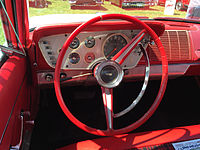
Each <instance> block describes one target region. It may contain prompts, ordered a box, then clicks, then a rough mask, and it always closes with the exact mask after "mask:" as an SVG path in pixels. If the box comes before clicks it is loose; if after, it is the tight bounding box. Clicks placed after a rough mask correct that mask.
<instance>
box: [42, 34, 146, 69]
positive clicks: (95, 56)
mask: <svg viewBox="0 0 200 150" xmlns="http://www.w3.org/2000/svg"><path fill="white" fill-rule="evenodd" d="M139 32H140V30H116V31H98V32H96V31H95V32H81V33H80V34H79V35H78V36H77V37H76V38H74V40H73V41H72V42H71V44H70V46H69V48H68V49H67V51H66V53H65V56H64V60H63V62H62V69H72V70H73V69H74V70H90V69H92V68H93V66H94V65H96V64H97V63H99V62H101V61H104V60H106V59H111V58H112V57H113V56H114V55H115V54H117V53H118V52H119V51H120V50H121V49H122V48H123V47H124V46H125V45H126V44H127V43H129V42H130V40H131V39H132V38H134V37H135V36H136V35H137V33H139ZM69 35H70V33H65V34H57V35H51V36H45V37H42V38H41V39H40V40H39V42H38V45H39V47H40V50H41V52H42V55H43V56H44V58H45V60H46V62H47V63H48V65H49V66H51V67H52V68H55V65H56V61H57V58H58V55H59V52H60V51H61V48H62V46H63V44H64V42H65V41H66V40H67V38H68V37H69ZM148 39H149V37H148V35H146V36H145V37H144V39H143V40H142V41H141V42H142V43H143V45H144V46H146V45H147V44H148V42H147V41H149V40H148ZM141 57H142V55H141V50H140V49H139V47H136V48H135V49H134V50H133V51H132V53H131V54H130V55H129V57H128V58H127V59H126V61H125V62H124V63H123V66H122V67H123V68H132V67H134V64H136V61H139V59H140V58H141Z"/></svg>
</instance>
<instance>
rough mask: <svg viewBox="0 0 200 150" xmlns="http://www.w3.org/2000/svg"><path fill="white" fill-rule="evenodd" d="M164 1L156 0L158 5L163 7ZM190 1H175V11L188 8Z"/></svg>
mask: <svg viewBox="0 0 200 150" xmlns="http://www.w3.org/2000/svg"><path fill="white" fill-rule="evenodd" d="M165 2H166V0H157V2H156V3H157V4H158V5H164V4H165ZM189 2H190V0H176V5H175V8H176V10H184V9H187V8H188V5H189Z"/></svg>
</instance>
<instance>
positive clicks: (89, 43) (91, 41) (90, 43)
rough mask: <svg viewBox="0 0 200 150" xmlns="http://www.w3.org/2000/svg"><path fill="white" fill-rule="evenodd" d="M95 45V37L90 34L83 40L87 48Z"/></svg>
mask: <svg viewBox="0 0 200 150" xmlns="http://www.w3.org/2000/svg"><path fill="white" fill-rule="evenodd" d="M94 45H95V39H94V37H92V36H89V37H87V39H86V40H85V46H86V47H87V48H92V47H93V46H94Z"/></svg>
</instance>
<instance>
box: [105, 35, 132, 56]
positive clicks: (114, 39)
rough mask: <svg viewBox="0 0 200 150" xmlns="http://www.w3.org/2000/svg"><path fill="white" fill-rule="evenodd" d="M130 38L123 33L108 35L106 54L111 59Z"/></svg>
mask: <svg viewBox="0 0 200 150" xmlns="http://www.w3.org/2000/svg"><path fill="white" fill-rule="evenodd" d="M127 40H128V38H127V37H126V36H125V35H124V34H121V33H116V34H111V35H110V36H108V37H107V38H106V40H105V42H104V45H103V52H104V56H105V57H106V58H107V59H111V58H112V57H113V56H115V55H116V54H117V53H118V52H119V51H120V50H121V49H122V48H123V47H124V46H126V44H127Z"/></svg>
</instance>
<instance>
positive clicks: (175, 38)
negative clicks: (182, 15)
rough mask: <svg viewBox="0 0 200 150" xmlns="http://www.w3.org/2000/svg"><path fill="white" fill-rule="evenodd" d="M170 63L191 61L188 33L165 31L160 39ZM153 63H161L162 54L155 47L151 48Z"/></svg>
mask: <svg viewBox="0 0 200 150" xmlns="http://www.w3.org/2000/svg"><path fill="white" fill-rule="evenodd" d="M160 40H161V42H162V44H163V46H164V49H165V52H166V55H167V59H168V61H183V60H191V53H190V39H189V34H188V31H171V30H168V31H165V32H164V34H163V35H162V36H161V37H160ZM149 48H150V49H149V57H150V60H151V61H161V58H160V52H159V50H158V48H157V47H156V46H155V45H153V46H152V45H151V46H150V47H149Z"/></svg>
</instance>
